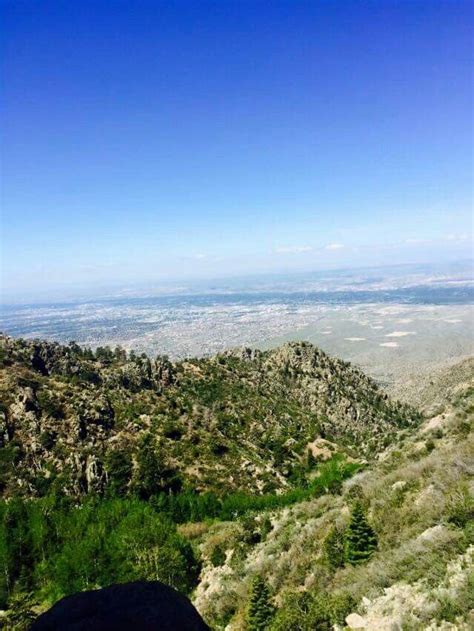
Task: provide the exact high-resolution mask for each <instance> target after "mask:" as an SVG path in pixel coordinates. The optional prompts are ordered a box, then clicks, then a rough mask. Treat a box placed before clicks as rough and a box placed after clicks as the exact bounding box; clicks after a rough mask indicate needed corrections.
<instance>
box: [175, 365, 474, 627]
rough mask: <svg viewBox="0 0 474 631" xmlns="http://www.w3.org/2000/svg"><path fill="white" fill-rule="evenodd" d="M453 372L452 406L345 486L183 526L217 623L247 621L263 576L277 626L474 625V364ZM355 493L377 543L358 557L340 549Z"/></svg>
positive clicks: (199, 601)
mask: <svg viewBox="0 0 474 631" xmlns="http://www.w3.org/2000/svg"><path fill="white" fill-rule="evenodd" d="M454 373H455V374H457V375H458V377H459V379H458V380H457V381H456V380H455V378H454V377H453V374H454ZM447 377H451V378H450V379H449V380H448V381H449V384H450V388H449V390H450V392H449V394H446V393H445V395H444V410H443V411H441V412H440V413H439V414H437V415H436V416H431V417H429V416H428V417H427V418H426V419H425V421H424V422H423V423H422V424H421V425H420V426H419V427H417V428H414V429H413V430H412V431H411V432H410V433H409V434H407V435H406V436H405V437H404V438H403V439H402V441H400V442H399V443H397V444H393V445H391V446H390V447H389V448H388V449H387V450H385V451H384V452H382V453H380V454H379V455H378V458H377V459H376V460H375V461H374V462H372V463H370V465H369V466H367V467H366V468H365V470H363V471H362V472H360V473H358V474H356V475H355V476H354V477H352V478H351V479H350V480H347V481H346V482H344V484H343V488H342V492H341V493H340V494H326V495H324V496H322V497H319V498H314V499H310V500H309V501H304V502H300V503H297V504H294V505H293V506H291V507H285V508H284V509H279V510H272V511H265V512H260V513H259V514H254V515H252V516H250V515H248V516H246V517H245V518H243V519H241V520H238V521H232V522H220V523H214V524H202V525H201V528H200V529H198V528H197V526H196V525H195V524H194V525H183V526H182V527H181V531H182V532H183V533H184V534H187V535H188V536H189V537H190V538H191V539H192V540H193V541H194V544H195V546H197V547H198V549H199V550H200V554H201V558H202V562H203V568H202V571H201V577H200V581H199V585H198V587H197V590H196V593H195V596H194V603H195V605H196V606H197V608H198V609H199V610H200V612H201V613H202V614H204V615H205V617H206V618H207V620H209V621H210V622H212V623H213V625H214V628H216V629H224V628H226V630H227V631H241V630H243V629H246V628H247V627H246V623H245V619H246V608H247V603H248V602H249V598H250V596H249V592H250V590H251V585H252V580H253V578H254V577H255V576H256V575H258V576H260V577H263V578H264V579H265V581H266V583H267V584H268V586H269V591H270V594H271V602H272V604H273V605H274V606H275V607H276V608H277V613H276V616H275V617H274V619H273V621H272V623H271V624H270V626H269V631H284V630H285V631H286V630H287V629H292V630H294V631H310V630H313V629H319V628H321V629H329V628H331V626H332V625H333V624H337V625H341V626H339V627H334V628H335V629H336V628H339V629H341V628H342V626H344V625H343V623H344V622H346V624H348V628H353V629H364V630H365V631H389V630H390V631H392V630H402V629H403V630H405V629H406V630H409V631H411V630H413V631H415V630H416V631H417V630H419V629H420V630H421V629H424V630H425V629H426V630H430V631H441V630H443V631H447V630H453V631H454V630H459V631H461V630H463V631H467V630H468V629H472V628H473V626H474V589H473V587H474V432H473V427H474V425H473V419H474V372H473V370H472V364H471V370H467V364H466V363H464V364H462V365H461V364H460V365H459V367H458V369H457V370H454V371H453V369H450V370H449V372H448V375H447ZM440 378H441V377H440ZM355 502H358V503H359V504H361V505H362V506H363V508H364V511H365V514H366V515H367V519H368V520H369V522H370V524H371V526H372V527H373V529H374V530H375V533H376V535H377V539H378V549H377V551H376V552H375V554H374V555H373V557H372V558H371V559H370V560H369V561H368V562H366V563H362V564H360V565H355V566H353V565H350V564H348V563H346V564H344V563H343V562H341V560H340V559H339V558H338V555H337V550H338V548H337V545H334V542H335V543H336V544H337V541H338V539H337V537H336V538H335V539H333V540H332V541H331V533H334V532H336V533H338V534H339V535H341V537H343V533H344V530H345V529H346V528H347V525H348V522H349V516H350V513H351V510H352V508H353V506H354V504H355ZM249 531H250V533H252V536H249Z"/></svg>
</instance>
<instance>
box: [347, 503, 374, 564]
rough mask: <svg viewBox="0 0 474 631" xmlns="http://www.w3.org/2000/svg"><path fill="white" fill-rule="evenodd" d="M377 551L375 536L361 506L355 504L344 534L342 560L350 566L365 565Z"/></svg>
mask: <svg viewBox="0 0 474 631" xmlns="http://www.w3.org/2000/svg"><path fill="white" fill-rule="evenodd" d="M376 549H377V535H376V534H375V532H374V530H373V528H372V527H371V526H370V524H369V522H368V521H367V518H366V516H365V514H364V511H363V509H362V506H361V504H360V503H359V502H357V503H356V504H355V506H354V508H353V509H352V514H351V520H350V522H349V525H348V526H347V530H346V533H345V549H344V560H345V562H346V563H350V564H351V565H358V564H359V563H365V562H366V561H368V560H369V559H370V557H371V556H372V555H373V553H374V552H375V550H376Z"/></svg>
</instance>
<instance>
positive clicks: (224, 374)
mask: <svg viewBox="0 0 474 631" xmlns="http://www.w3.org/2000/svg"><path fill="white" fill-rule="evenodd" d="M0 361H1V367H0V401H1V405H0V447H1V449H0V488H1V491H2V493H3V494H4V495H5V496H10V495H15V494H23V495H27V496H39V495H43V494H45V493H47V492H50V491H51V490H54V489H55V488H57V489H58V490H60V491H61V492H65V493H68V494H70V495H75V496H79V495H82V494H87V493H91V492H94V493H103V492H105V491H107V490H108V489H110V488H112V487H113V490H114V492H118V493H119V494H124V493H128V492H130V491H133V490H136V491H137V492H140V493H142V494H150V493H153V492H159V491H168V490H170V489H173V490H174V489H177V488H181V487H185V488H192V489H196V490H201V491H202V490H214V491H217V492H220V491H229V490H252V491H256V492H264V491H271V490H276V491H280V490H283V489H285V488H290V487H291V486H292V484H293V482H294V480H295V479H296V477H297V476H299V477H300V478H301V476H302V475H303V476H305V475H309V474H310V468H311V458H313V459H314V456H310V453H311V452H312V451H313V450H312V445H313V444H314V441H315V440H318V439H321V438H322V439H326V440H328V441H330V442H331V443H333V444H334V449H342V450H346V451H348V452H349V453H350V454H351V455H353V456H355V457H364V458H370V457H372V456H373V455H375V454H376V453H377V452H378V451H379V450H380V449H382V448H383V446H384V445H386V444H387V443H388V442H389V441H390V440H391V439H392V438H393V436H394V435H395V434H396V433H398V432H400V431H403V429H404V428H407V427H409V426H412V425H415V424H417V423H418V420H419V417H418V415H417V414H416V413H415V412H414V411H413V410H412V409H410V408H409V407H408V406H405V405H401V404H398V403H394V402H392V401H390V400H389V399H388V397H387V395H386V394H385V393H384V392H383V391H381V390H380V389H379V388H378V386H377V384H376V383H375V382H373V381H372V380H371V379H369V378H368V377H366V376H365V375H364V374H363V373H362V372H360V371H359V370H357V369H355V368H353V367H351V366H350V365H349V364H347V363H345V362H342V361H339V360H336V359H333V358H331V357H329V356H328V355H326V354H325V353H323V352H322V351H320V350H319V349H317V348H315V347H313V346H312V345H310V344H305V343H292V344H286V345H284V346H282V347H281V348H279V349H276V350H273V351H267V352H260V351H252V350H250V349H239V350H236V351H232V352H227V353H224V354H222V355H217V356H216V357H213V358H210V359H194V360H187V361H183V362H180V363H176V364H172V363H171V362H169V361H168V360H167V359H166V358H161V357H158V358H156V359H154V360H151V359H150V358H148V357H146V356H144V355H142V356H140V357H138V356H134V355H133V354H132V355H131V356H127V355H126V353H125V352H124V351H123V350H122V349H120V348H118V349H115V350H114V351H111V350H110V349H107V348H105V349H103V348H102V349H101V348H99V349H97V350H96V351H95V352H92V351H90V350H89V349H82V348H80V347H79V346H78V345H76V344H74V343H71V344H69V345H68V346H62V345H59V344H56V343H48V342H40V341H25V340H14V339H12V338H9V337H6V336H2V337H1V338H0ZM157 472H158V473H157ZM144 480H147V481H148V482H146V483H145V482H144ZM145 486H146V489H145Z"/></svg>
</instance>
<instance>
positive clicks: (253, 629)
mask: <svg viewBox="0 0 474 631" xmlns="http://www.w3.org/2000/svg"><path fill="white" fill-rule="evenodd" d="M273 614H274V610H273V607H272V605H271V603H270V593H269V590H268V586H267V584H266V582H265V581H264V579H263V578H262V577H261V576H256V577H255V578H254V580H253V582H252V589H251V592H250V601H249V607H248V614H247V629H248V631H264V629H266V628H267V627H268V625H269V624H270V620H271V618H272V617H273Z"/></svg>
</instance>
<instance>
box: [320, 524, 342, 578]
mask: <svg viewBox="0 0 474 631" xmlns="http://www.w3.org/2000/svg"><path fill="white" fill-rule="evenodd" d="M323 558H324V561H325V563H326V565H327V566H328V567H329V568H330V569H331V570H336V569H337V568H338V567H342V566H343V565H344V531H343V530H342V529H341V528H337V527H336V526H333V527H332V528H331V530H330V531H329V533H328V535H327V536H326V538H325V539H324V541H323Z"/></svg>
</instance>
